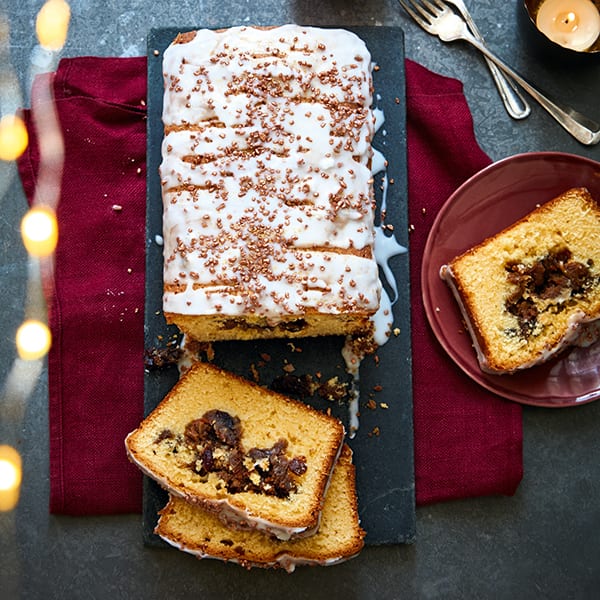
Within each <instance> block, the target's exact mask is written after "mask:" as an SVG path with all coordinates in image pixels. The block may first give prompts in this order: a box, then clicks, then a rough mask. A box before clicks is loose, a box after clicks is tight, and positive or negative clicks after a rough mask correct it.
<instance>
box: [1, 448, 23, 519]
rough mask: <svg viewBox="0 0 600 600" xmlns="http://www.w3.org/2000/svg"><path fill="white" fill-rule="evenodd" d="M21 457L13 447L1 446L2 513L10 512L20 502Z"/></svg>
mask: <svg viewBox="0 0 600 600" xmlns="http://www.w3.org/2000/svg"><path fill="white" fill-rule="evenodd" d="M21 477H22V467H21V455H20V454H19V453H18V452H17V451H16V450H15V449H14V448H13V447H12V446H6V445H3V446H0V511H9V510H12V509H13V508H15V506H16V505H17V503H18V502H19V492H20V488H21Z"/></svg>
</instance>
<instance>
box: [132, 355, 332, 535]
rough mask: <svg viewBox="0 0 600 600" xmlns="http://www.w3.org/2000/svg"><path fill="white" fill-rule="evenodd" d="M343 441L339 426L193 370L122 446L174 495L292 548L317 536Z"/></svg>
mask: <svg viewBox="0 0 600 600" xmlns="http://www.w3.org/2000/svg"><path fill="white" fill-rule="evenodd" d="M343 439H344V427H343V425H342V424H341V422H340V421H338V420H337V419H335V418H333V417H331V416H328V415H326V414H324V413H321V412H319V411H317V410H315V409H313V408H311V407H309V406H307V405H306V404H304V403H302V402H298V401H294V400H291V399H289V398H287V397H285V396H282V395H279V394H277V393H275V392H272V391H269V390H266V389H263V388H261V387H259V386H258V385H255V384H253V383H251V382H249V381H246V380H245V379H242V378H241V377H238V376H236V375H233V374H231V373H227V372H225V371H223V370H221V369H219V368H217V367H215V366H214V365H211V364H208V363H202V362H197V363H195V364H194V365H193V366H192V367H191V368H190V369H189V370H188V371H187V372H186V373H185V374H184V375H183V376H182V378H181V379H180V380H179V381H178V383H177V384H176V385H175V386H174V387H173V388H172V390H171V391H170V392H169V393H168V394H167V396H166V397H165V399H164V400H163V401H162V402H161V403H160V404H159V405H158V406H157V407H156V409H155V410H154V411H152V412H151V413H150V414H149V415H148V416H147V417H146V418H145V419H144V421H143V422H142V423H141V425H140V426H139V427H138V428H137V429H136V430H135V431H133V432H131V433H130V434H129V435H128V436H127V438H126V440H125V445H126V449H127V453H128V456H129V458H130V460H131V461H132V462H133V463H134V464H136V465H137V466H138V467H139V468H140V469H141V470H142V471H143V472H144V473H146V474H147V475H148V476H150V477H152V478H153V479H155V480H156V481H157V482H158V483H159V484H160V485H161V486H162V487H164V488H165V489H166V490H168V491H169V492H171V493H172V494H174V495H178V496H181V497H182V498H185V499H186V500H187V501H189V502H192V503H197V504H198V505H200V506H202V507H203V508H204V509H206V510H208V511H211V512H213V513H215V514H217V515H218V517H219V518H220V519H221V520H222V521H223V522H225V523H226V524H227V525H228V526H230V527H238V528H256V529H260V530H265V531H268V532H270V533H272V534H273V535H275V536H276V537H278V538H280V539H288V538H294V537H301V536H305V535H310V534H312V533H314V531H315V530H316V528H317V527H318V524H319V518H320V514H321V509H322V507H323V500H324V496H325V492H326V490H327V486H328V483H329V480H330V477H331V472H332V470H333V467H334V465H335V463H336V461H337V459H338V456H339V453H340V450H341V447H342V444H343Z"/></svg>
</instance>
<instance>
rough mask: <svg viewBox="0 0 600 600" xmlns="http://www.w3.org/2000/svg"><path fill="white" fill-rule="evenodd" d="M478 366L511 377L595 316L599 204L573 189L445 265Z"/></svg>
mask: <svg viewBox="0 0 600 600" xmlns="http://www.w3.org/2000/svg"><path fill="white" fill-rule="evenodd" d="M440 274H441V276H442V278H443V279H444V280H445V281H446V282H447V283H448V285H449V286H450V288H451V289H452V292H453V293H454V295H455V297H456V299H457V301H458V303H459V305H460V308H461V311H462V314H463V316H464V319H465V321H466V323H467V326H468V329H469V332H470V334H471V336H472V338H473V343H474V346H475V350H476V352H477V357H478V360H479V364H480V366H481V369H482V370H483V371H486V372H490V373H499V374H504V373H512V372H515V371H517V370H520V369H525V368H528V367H532V366H534V365H538V364H541V363H543V362H545V361H547V360H548V359H550V358H551V357H552V356H554V355H556V354H557V353H558V352H560V351H561V350H563V349H564V348H566V347H567V346H569V345H573V344H576V343H579V341H581V343H582V344H581V345H583V344H589V343H591V342H593V341H594V339H590V337H592V334H593V333H594V332H596V334H594V335H597V331H598V328H592V327H591V326H589V324H590V323H593V322H594V321H595V320H597V319H600V206H599V205H598V202H597V200H594V198H592V196H591V195H590V193H589V192H588V190H587V189H585V188H573V189H570V190H567V191H566V192H564V193H563V194H561V195H560V196H558V197H556V198H554V199H553V200H551V201H549V202H547V203H546V204H544V205H542V206H540V207H538V208H537V209H535V210H534V211H533V212H531V213H530V214H529V215H527V216H525V217H524V218H523V219H521V220H520V221H518V222H517V223H515V224H513V225H512V226H510V227H508V228H507V229H505V230H503V231H501V232H500V233H498V234H497V235H494V236H493V237H490V238H488V239H486V240H485V241H483V242H482V243H481V244H479V245H477V246H475V247H474V248H471V249H470V250H467V251H466V252H465V253H464V254H461V255H460V256H458V257H456V258H454V259H453V260H452V261H451V262H450V263H449V264H447V265H444V266H442V268H441V271H440Z"/></svg>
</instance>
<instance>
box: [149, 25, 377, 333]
mask: <svg viewBox="0 0 600 600" xmlns="http://www.w3.org/2000/svg"><path fill="white" fill-rule="evenodd" d="M371 68H372V65H371V57H370V55H369V52H368V50H367V48H366V46H365V44H364V42H363V41H362V40H360V39H359V38H358V37H357V36H356V35H354V34H353V33H351V32H348V31H344V30H338V29H318V28H312V27H301V26H298V25H285V26H281V27H275V28H262V29H261V28H254V27H233V28H230V29H225V30H218V31H213V30H199V31H193V32H189V33H184V34H180V35H179V36H178V37H177V38H176V39H175V40H174V42H173V43H172V44H171V45H170V46H169V47H168V48H167V50H166V51H165V54H164V61H163V71H164V83H165V91H164V104H163V123H164V139H163V144H162V163H161V166H160V175H161V186H162V198H163V238H164V297H163V309H164V314H165V317H166V319H167V321H168V322H170V323H174V324H176V325H177V326H178V327H179V328H180V329H181V330H182V331H183V332H184V333H186V334H188V335H189V336H191V337H192V338H195V339H197V340H201V341H214V340H224V339H254V338H269V337H299V336H303V337H304V336H316V335H348V334H362V335H365V334H369V333H370V332H372V328H373V323H372V320H371V317H372V316H373V315H374V314H375V312H376V311H377V309H378V306H379V298H380V294H381V284H380V281H379V274H378V267H377V263H376V259H375V257H374V238H375V236H374V225H373V220H374V195H373V182H372V174H371V168H370V167H371V160H372V148H371V140H372V137H373V133H374V117H373V112H372V110H371V102H372V79H371Z"/></svg>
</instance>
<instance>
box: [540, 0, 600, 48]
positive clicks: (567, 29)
mask: <svg viewBox="0 0 600 600" xmlns="http://www.w3.org/2000/svg"><path fill="white" fill-rule="evenodd" d="M536 25H537V28H538V29H539V30H540V31H541V32H542V33H543V34H544V35H545V36H546V37H548V38H549V39H551V40H552V41H553V42H556V43H557V44H560V45H561V46H564V47H565V48H569V49H571V50H577V51H579V52H582V51H584V50H587V49H588V48H589V47H590V46H591V45H592V44H593V43H594V42H595V41H596V40H597V39H598V36H599V35H600V12H598V9H597V8H596V5H595V4H594V3H593V2H592V1H591V0H545V1H544V2H542V4H541V6H540V8H539V9H538V13H537V18H536Z"/></svg>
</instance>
